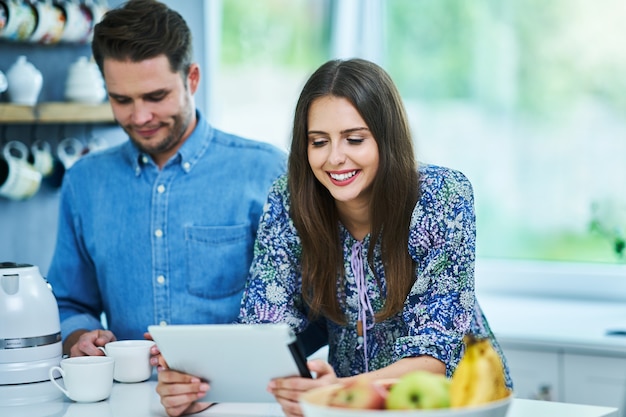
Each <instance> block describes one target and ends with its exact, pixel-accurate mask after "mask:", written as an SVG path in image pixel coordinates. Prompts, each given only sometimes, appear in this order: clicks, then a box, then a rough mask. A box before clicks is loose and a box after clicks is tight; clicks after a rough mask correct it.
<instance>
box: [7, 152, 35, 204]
mask: <svg viewBox="0 0 626 417" xmlns="http://www.w3.org/2000/svg"><path fill="white" fill-rule="evenodd" d="M27 159H28V147H27V146H26V145H24V144H23V143H22V142H19V141H16V140H12V141H10V142H7V143H6V144H5V145H4V147H3V148H2V158H1V159H0V196H3V197H6V198H10V199H12V200H25V199H27V198H30V197H32V196H33V195H35V193H36V192H37V191H38V190H39V186H40V185H41V173H40V172H39V171H37V170H36V169H35V167H34V166H32V165H31V164H29V163H28V161H27Z"/></svg>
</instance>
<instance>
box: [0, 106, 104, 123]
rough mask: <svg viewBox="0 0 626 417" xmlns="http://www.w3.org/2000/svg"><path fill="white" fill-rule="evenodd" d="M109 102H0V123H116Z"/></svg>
mask: <svg viewBox="0 0 626 417" xmlns="http://www.w3.org/2000/svg"><path fill="white" fill-rule="evenodd" d="M114 122H115V119H114V118H113V112H112V111H111V106H110V105H109V103H101V104H84V103H69V102H67V103H66V102H50V103H40V104H37V105H36V106H20V105H15V104H9V103H0V123H114Z"/></svg>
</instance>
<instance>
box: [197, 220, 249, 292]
mask: <svg viewBox="0 0 626 417" xmlns="http://www.w3.org/2000/svg"><path fill="white" fill-rule="evenodd" d="M252 243H253V242H252V233H251V230H250V225H247V224H242V225H234V226H210V227H209V226H202V227H198V226H188V227H186V228H185V245H186V249H187V250H186V252H187V289H188V291H189V293H191V294H193V295H196V296H199V297H203V298H209V299H219V298H224V297H228V296H232V295H234V294H236V293H237V292H242V291H243V287H244V285H245V283H246V279H247V277H248V270H249V268H250V263H251V262H252Z"/></svg>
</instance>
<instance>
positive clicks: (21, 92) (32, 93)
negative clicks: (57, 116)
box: [7, 55, 43, 106]
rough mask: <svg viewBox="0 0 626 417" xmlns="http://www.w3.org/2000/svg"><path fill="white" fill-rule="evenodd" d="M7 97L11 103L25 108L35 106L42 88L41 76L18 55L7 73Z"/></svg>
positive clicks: (22, 56) (23, 57)
mask: <svg viewBox="0 0 626 417" xmlns="http://www.w3.org/2000/svg"><path fill="white" fill-rule="evenodd" d="M7 81H8V84H9V85H8V90H9V97H10V99H11V102H12V103H15V104H22V105H26V106H34V105H35V104H37V98H38V97H39V93H40V92H41V87H42V86H43V76H42V75H41V71H39V70H38V69H37V68H35V66H34V65H33V64H31V63H30V62H28V60H27V59H26V56H24V55H20V56H19V57H17V61H15V63H14V64H13V65H12V66H11V68H9V71H8V72H7Z"/></svg>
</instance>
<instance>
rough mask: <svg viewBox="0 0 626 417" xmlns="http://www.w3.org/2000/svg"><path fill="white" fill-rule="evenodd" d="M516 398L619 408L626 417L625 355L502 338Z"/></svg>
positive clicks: (501, 341)
mask: <svg viewBox="0 0 626 417" xmlns="http://www.w3.org/2000/svg"><path fill="white" fill-rule="evenodd" d="M500 344H501V346H502V350H503V351H504V355H505V356H506V359H507V363H508V365H509V370H510V372H511V378H512V379H513V384H514V390H515V397H516V398H522V399H532V400H545V401H558V402H565V403H573V404H587V405H597V406H603V407H616V408H619V410H620V411H619V415H620V416H621V417H626V413H625V412H624V411H623V410H624V407H625V406H626V355H624V356H620V355H613V354H606V353H601V352H599V351H598V352H593V351H590V352H588V353H580V350H579V349H575V348H574V349H573V348H571V347H568V346H548V345H546V344H543V345H536V346H532V343H530V342H524V344H523V345H521V346H520V345H519V344H516V343H507V340H506V338H501V339H500Z"/></svg>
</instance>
